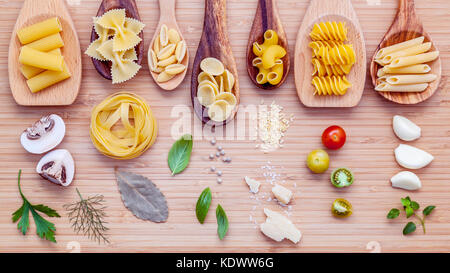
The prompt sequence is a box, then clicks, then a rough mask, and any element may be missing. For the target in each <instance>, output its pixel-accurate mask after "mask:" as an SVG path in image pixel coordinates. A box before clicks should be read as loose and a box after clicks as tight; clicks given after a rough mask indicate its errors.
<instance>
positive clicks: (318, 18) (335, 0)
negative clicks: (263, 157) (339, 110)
mask: <svg viewBox="0 0 450 273" xmlns="http://www.w3.org/2000/svg"><path fill="white" fill-rule="evenodd" d="M326 21H336V22H345V23H346V26H347V29H348V33H347V39H348V41H347V42H348V43H350V44H352V45H353V48H354V50H355V53H356V63H355V65H354V66H353V68H352V70H351V71H350V74H349V75H346V78H347V80H349V81H350V82H351V83H352V87H350V88H349V89H348V90H347V93H346V94H345V95H343V96H334V95H331V96H319V95H314V87H313V86H312V85H311V80H312V76H311V75H312V73H313V65H312V64H311V56H312V52H311V48H309V46H308V44H309V43H310V42H311V39H310V38H309V33H310V32H311V30H312V27H313V26H314V24H315V23H319V22H326ZM294 66H295V85H296V87H297V93H298V96H299V98H300V100H301V101H302V103H303V104H304V105H305V106H308V107H353V106H356V105H357V104H358V103H359V101H360V100H361V96H362V93H363V91H364V83H365V81H366V45H365V42H364V36H363V32H362V29H361V26H360V25H359V21H358V17H357V16H356V12H355V10H354V9H353V6H352V3H351V1H350V0H311V2H310V4H309V8H308V10H307V11H306V15H305V17H304V19H303V23H302V25H301V27H300V30H299V31H298V35H297V42H296V45H295V64H294Z"/></svg>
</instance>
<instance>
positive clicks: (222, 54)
mask: <svg viewBox="0 0 450 273" xmlns="http://www.w3.org/2000/svg"><path fill="white" fill-rule="evenodd" d="M207 57H214V58H216V59H219V60H220V61H221V62H222V63H223V64H224V66H225V68H226V69H228V70H229V71H230V72H231V73H232V74H233V75H234V79H235V84H234V88H233V91H232V92H233V94H234V95H235V96H236V100H237V102H236V107H235V108H234V109H233V113H232V114H231V116H230V117H229V118H228V119H227V120H225V121H223V122H214V121H212V120H210V118H209V117H208V110H207V109H206V107H204V106H203V105H201V104H200V102H199V101H198V99H197V87H198V80H197V78H198V74H200V72H201V69H200V63H201V61H202V60H203V59H204V58H207ZM191 100H192V106H193V107H194V112H195V113H196V114H197V116H198V117H199V118H200V119H201V120H202V122H203V123H205V124H207V125H210V126H212V127H214V126H222V125H225V124H226V123H227V122H229V121H230V120H232V119H233V118H234V117H235V116H236V112H237V110H238V106H239V78H238V73H237V69H236V62H235V60H234V57H233V52H232V51H231V46H230V42H229V40H228V33H227V23H226V0H205V18H204V23H203V33H202V37H201V38H200V42H199V45H198V48H197V53H196V55H195V59H194V65H193V67H192V78H191Z"/></svg>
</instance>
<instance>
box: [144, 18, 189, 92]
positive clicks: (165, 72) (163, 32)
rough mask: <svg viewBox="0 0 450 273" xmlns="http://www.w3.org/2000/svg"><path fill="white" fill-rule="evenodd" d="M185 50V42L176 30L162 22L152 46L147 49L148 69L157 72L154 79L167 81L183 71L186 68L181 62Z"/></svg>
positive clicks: (160, 81) (184, 55) (161, 81)
mask: <svg viewBox="0 0 450 273" xmlns="http://www.w3.org/2000/svg"><path fill="white" fill-rule="evenodd" d="M186 52H187V46H186V42H185V41H184V40H182V39H181V36H180V34H179V33H178V31H177V30H176V29H173V28H171V29H169V28H168V27H167V26H166V25H165V24H163V25H162V26H161V29H160V31H159V34H158V36H156V38H155V41H154V43H153V46H150V48H149V50H148V66H149V68H150V71H152V72H153V73H155V74H157V77H156V81H157V82H159V83H163V82H167V81H170V80H171V79H172V78H174V77H175V76H176V75H178V74H181V73H183V72H184V71H185V70H186V66H185V65H184V64H182V62H183V60H184V59H185V57H186Z"/></svg>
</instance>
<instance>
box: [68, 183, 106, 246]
mask: <svg viewBox="0 0 450 273" xmlns="http://www.w3.org/2000/svg"><path fill="white" fill-rule="evenodd" d="M76 190H77V193H78V195H79V196H80V201H78V202H76V203H72V204H66V205H64V206H63V207H64V208H65V209H66V210H67V211H68V212H69V215H68V216H69V221H70V222H71V223H72V228H73V229H74V230H75V231H76V232H77V234H80V233H82V234H83V235H85V236H87V237H88V238H89V239H93V240H94V241H97V242H98V243H101V242H102V241H103V242H104V243H109V240H108V237H107V231H108V230H109V229H108V228H107V227H105V225H104V224H107V222H105V221H104V219H105V218H106V213H105V209H106V206H104V203H105V200H104V198H103V195H95V196H91V197H89V198H87V199H85V198H83V196H81V193H80V192H79V191H78V189H76Z"/></svg>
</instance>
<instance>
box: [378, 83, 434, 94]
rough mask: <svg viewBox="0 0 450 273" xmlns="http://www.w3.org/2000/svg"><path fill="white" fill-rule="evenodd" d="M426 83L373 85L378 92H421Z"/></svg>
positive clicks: (425, 87) (426, 85)
mask: <svg viewBox="0 0 450 273" xmlns="http://www.w3.org/2000/svg"><path fill="white" fill-rule="evenodd" d="M427 87H428V83H419V84H404V85H390V84H389V83H385V82H383V83H380V84H379V85H377V87H375V90H376V91H379V92H422V91H424V90H425V89H427Z"/></svg>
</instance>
